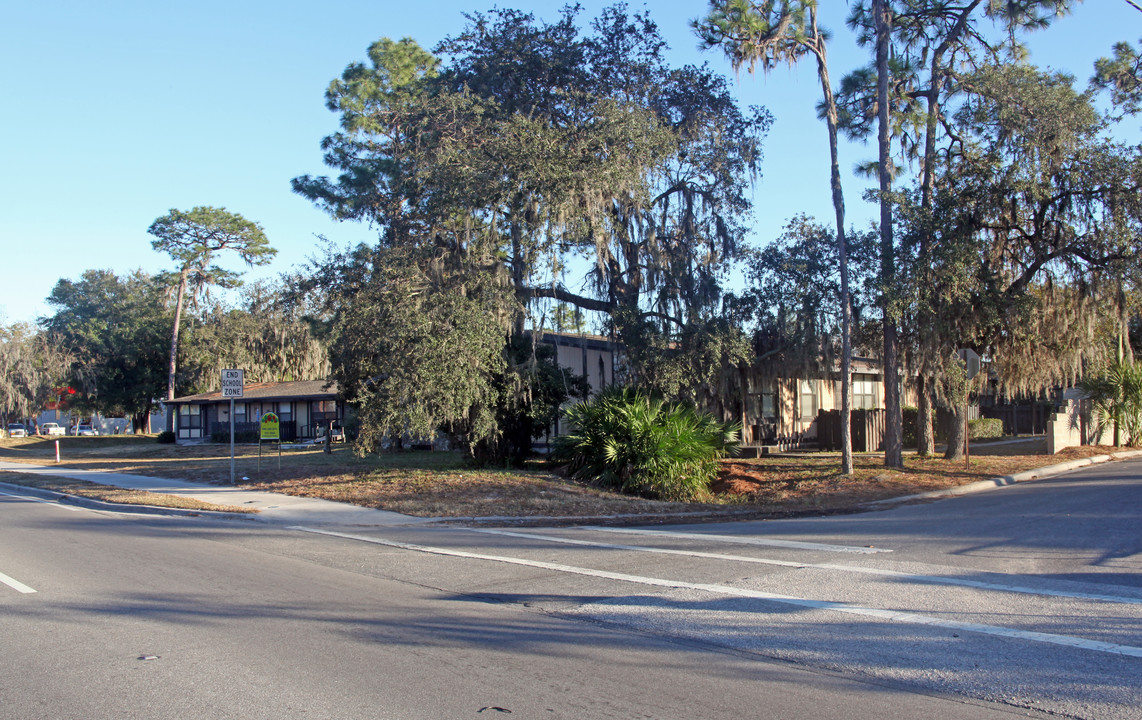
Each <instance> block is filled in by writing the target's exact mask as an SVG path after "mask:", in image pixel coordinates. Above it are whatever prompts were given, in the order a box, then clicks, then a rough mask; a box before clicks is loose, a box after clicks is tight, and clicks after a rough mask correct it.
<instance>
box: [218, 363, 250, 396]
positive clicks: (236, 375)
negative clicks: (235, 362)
mask: <svg viewBox="0 0 1142 720" xmlns="http://www.w3.org/2000/svg"><path fill="white" fill-rule="evenodd" d="M245 373H246V371H245V370H223V371H222V397H224V398H240V397H242V386H243V377H244V375H245Z"/></svg>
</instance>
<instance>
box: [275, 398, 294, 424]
mask: <svg viewBox="0 0 1142 720" xmlns="http://www.w3.org/2000/svg"><path fill="white" fill-rule="evenodd" d="M278 420H281V421H282V422H289V421H291V420H293V403H290V402H283V403H278Z"/></svg>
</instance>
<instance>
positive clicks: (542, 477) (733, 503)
mask: <svg viewBox="0 0 1142 720" xmlns="http://www.w3.org/2000/svg"><path fill="white" fill-rule="evenodd" d="M1114 450H1115V449H1114V448H1107V447H1083V448H1071V449H1069V450H1066V451H1064V452H1063V453H1060V454H1058V455H1046V454H1045V441H1044V440H1043V439H1041V438H1038V439H1030V440H1026V441H1022V442H1018V443H1004V444H993V445H988V444H982V443H981V444H977V445H975V446H973V447H972V456H971V463H970V465H969V466H967V467H965V464H964V462H963V461H962V460H961V461H958V462H949V461H945V460H943V459H942V458H918V457H916V456H914V455H913V456H906V457H905V468H904V469H903V470H889V469H886V468H885V467H884V465H883V458H882V456H880V455H858V456H857V458H856V472H855V474H854V475H853V476H852V477H848V478H846V477H843V476H840V475H838V473H837V470H838V467H839V457H838V456H837V455H835V454H825V453H808V454H803V455H796V456H782V457H765V458H760V459H756V460H728V461H726V462H724V463H723V470H722V473H721V476H720V478H719V480H718V482H717V483H716V484H715V486H714V487H713V488H712V492H711V494H710V495H709V497H707V498H704V499H703V500H704V501H703V502H699V503H666V502H657V501H653V500H646V499H642V498H632V497H626V496H622V495H618V494H615V493H612V492H607V491H604V490H602V489H600V488H597V487H594V486H592V485H589V484H585V483H581V482H576V481H573V480H568V479H566V478H562V477H559V476H558V475H557V474H555V473H554V472H552V471H551V470H552V468H548V467H545V466H543V465H542V464H536V465H535V466H534V467H531V468H526V469H522V470H504V469H494V468H493V469H488V468H474V467H471V466H468V465H466V464H465V462H464V459H463V458H462V457H460V456H459V455H458V454H454V453H440V452H409V453H399V454H386V455H381V456H372V457H367V458H358V457H355V456H354V455H353V454H352V450H351V448H349V447H346V446H343V445H342V446H338V447H335V448H334V452H333V453H332V454H329V455H326V454H324V453H323V452H321V450H320V449H315V448H308V449H303V450H285V451H284V452H283V453H282V455H281V459H280V469H279V467H278V463H279V459H278V455H277V452H276V449H274V448H270V447H264V448H263V450H262V456H261V458H260V459H259V457H258V448H257V446H238V447H237V448H236V456H237V457H236V459H235V467H236V474H237V476H238V478H239V480H238V484H239V485H241V486H243V487H247V488H250V489H260V490H269V491H273V492H281V493H287V494H291V495H300V496H306V497H317V498H324V499H329V500H337V501H340V502H349V503H354V504H357V505H362V506H366V507H375V508H382V509H385V510H390V511H394V512H399V513H405V514H409V515H417V516H422V517H444V518H460V517H489V516H490V517H523V516H542V517H544V518H559V517H564V518H582V517H600V516H613V515H627V516H631V515H634V516H658V515H670V514H684V515H685V516H687V517H693V516H694V515H711V516H720V515H728V516H733V517H741V516H748V517H782V516H789V515H799V514H807V513H837V512H846V511H852V510H855V509H857V508H858V507H859V506H861V505H862V504H864V503H867V502H869V501H873V500H881V499H885V498H890V497H899V496H903V495H911V494H914V493H918V492H925V491H929V490H938V489H944V488H949V487H955V486H959V485H964V484H968V483H972V482H975V481H977V480H984V479H988V478H993V477H997V476H1002V475H1009V474H1012V473H1015V472H1020V471H1023V470H1028V469H1032V468H1037V467H1043V466H1046V465H1053V464H1055V463H1059V462H1063V461H1065V460H1071V459H1075V458H1077V457H1084V456H1091V455H1098V454H1106V453H1110V452H1114ZM229 453H230V449H229V446H218V445H202V446H175V445H160V444H158V443H156V442H155V441H154V439H153V438H135V437H94V438H92V437H79V438H73V437H67V438H60V454H61V463H60V464H61V465H64V466H67V467H70V468H81V469H89V470H107V471H114V472H124V473H133V474H139V475H153V476H158V477H170V478H178V479H184V480H192V481H198V482H204V483H215V484H224V483H229V479H230V455H229ZM0 459H4V460H10V461H16V462H25V463H34V464H42V465H54V464H55V446H54V439H52V440H49V439H46V438H27V439H16V440H4V441H0ZM30 477H31V478H33V479H37V480H41V481H43V479H42V478H35V477H34V476H28V475H22V474H19V473H2V472H0V480H3V481H7V482H15V483H24V484H28V482H27V478H30ZM66 482H69V483H70V482H73V481H66ZM69 488H70V489H68V490H65V492H70V493H72V494H80V493H79V492H76V490H75V486H69ZM94 492H95V493H96V494H98V492H102V491H94ZM108 492H109V491H108ZM120 492H122V491H120ZM112 497H114V496H113V495H109V496H107V498H106V499H109V500H111V501H113V502H119V501H121V500H116V499H112ZM154 500H155V499H154V498H153V497H152V498H151V502H149V503H148V504H156V502H155V501H154ZM159 504H161V503H159Z"/></svg>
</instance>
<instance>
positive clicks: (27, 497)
mask: <svg viewBox="0 0 1142 720" xmlns="http://www.w3.org/2000/svg"><path fill="white" fill-rule="evenodd" d="M0 495H4V496H5V497H12V498H18V499H20V500H31V501H32V502H38V503H43V504H44V505H55V506H56V507H58V508H62V509H64V510H70V511H71V512H83V508H77V507H71V506H70V505H62V504H60V503H59V502H58V501H56V500H44V499H43V498H38V497H32V496H31V495H15V494H13V493H6V492H4V491H2V490H0Z"/></svg>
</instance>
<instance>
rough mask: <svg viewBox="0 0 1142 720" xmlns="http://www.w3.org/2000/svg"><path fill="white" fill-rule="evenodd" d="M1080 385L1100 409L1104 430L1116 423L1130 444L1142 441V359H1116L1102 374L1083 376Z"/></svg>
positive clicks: (1101, 425) (1102, 428) (1100, 420)
mask: <svg viewBox="0 0 1142 720" xmlns="http://www.w3.org/2000/svg"><path fill="white" fill-rule="evenodd" d="M1079 387H1080V388H1082V390H1083V391H1084V392H1085V393H1086V394H1087V397H1088V398H1090V401H1091V404H1092V405H1093V406H1094V409H1095V410H1096V411H1097V413H1098V427H1099V431H1100V432H1102V431H1103V430H1105V429H1107V428H1110V427H1115V426H1116V427H1117V428H1118V430H1119V431H1120V433H1121V435H1122V436H1123V438H1124V439H1125V441H1126V444H1127V445H1130V446H1137V445H1140V444H1142V363H1134V362H1128V361H1126V360H1116V361H1115V362H1114V363H1113V364H1112V365H1111V366H1110V367H1108V368H1107V369H1106V371H1105V372H1103V373H1102V374H1101V375H1099V376H1098V377H1093V378H1086V379H1084V380H1082V381H1081V382H1080V383H1079ZM1115 441H1116V442H1117V441H1118V438H1117V437H1116V438H1115Z"/></svg>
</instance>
